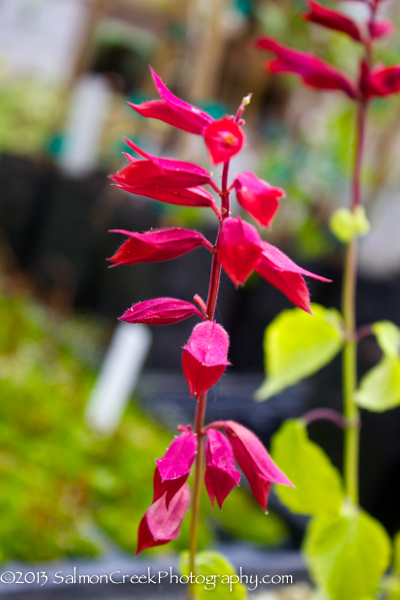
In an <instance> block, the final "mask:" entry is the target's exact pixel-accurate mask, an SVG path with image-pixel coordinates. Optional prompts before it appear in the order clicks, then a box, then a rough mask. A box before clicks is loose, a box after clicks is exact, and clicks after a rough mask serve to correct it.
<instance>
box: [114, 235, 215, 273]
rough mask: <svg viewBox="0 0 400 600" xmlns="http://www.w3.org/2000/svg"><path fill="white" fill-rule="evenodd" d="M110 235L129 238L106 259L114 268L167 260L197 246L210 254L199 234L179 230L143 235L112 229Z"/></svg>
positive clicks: (203, 238) (205, 241) (207, 244)
mask: <svg viewBox="0 0 400 600" xmlns="http://www.w3.org/2000/svg"><path fill="white" fill-rule="evenodd" d="M111 232H112V233H122V234H123V235H128V236H129V238H128V239H127V240H126V242H124V243H123V244H122V246H120V247H119V248H118V250H117V251H116V253H115V254H114V255H113V256H112V257H111V258H109V259H108V260H109V261H110V262H113V263H115V265H114V266H117V265H134V264H137V263H143V262H156V261H161V260H170V259H172V258H177V257H178V256H182V255H183V254H186V253H187V252H190V251H191V250H194V249H195V248H198V247H199V246H204V247H205V248H208V250H211V251H212V249H213V247H212V245H211V244H210V242H209V241H208V240H206V238H205V237H204V236H203V235H202V234H201V233H199V232H198V231H193V230H192V229H183V228H181V227H170V228H164V229H151V230H150V231H145V232H144V233H136V232H134V231H126V230H125V229H112V230H111Z"/></svg>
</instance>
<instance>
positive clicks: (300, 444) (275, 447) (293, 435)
mask: <svg viewBox="0 0 400 600" xmlns="http://www.w3.org/2000/svg"><path fill="white" fill-rule="evenodd" d="M271 454H272V458H273V459H274V461H276V463H277V464H278V465H279V467H280V468H281V469H282V470H283V471H284V473H285V474H286V475H287V476H288V477H289V479H290V480H291V481H292V482H293V483H294V484H295V486H296V489H293V488H290V487H288V486H284V485H278V486H276V492H277V494H278V496H279V497H280V499H281V500H282V502H284V504H286V506H288V508H290V510H292V511H293V512H297V513H305V514H309V515H316V516H318V515H324V514H333V515H335V514H336V515H337V514H338V513H339V511H340V507H341V504H342V500H343V490H342V484H341V479H340V475H339V473H338V471H337V470H336V469H335V467H333V465H332V464H331V462H330V460H329V458H328V457H327V456H326V454H325V453H324V451H323V450H322V448H320V447H319V446H318V445H317V444H315V443H314V442H312V441H311V440H309V439H308V436H307V429H306V427H305V425H304V424H303V423H302V422H301V421H287V422H286V423H284V425H283V426H282V427H281V429H280V430H279V431H278V433H276V434H275V435H274V437H273V439H272V446H271Z"/></svg>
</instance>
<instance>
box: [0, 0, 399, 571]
mask: <svg viewBox="0 0 400 600" xmlns="http://www.w3.org/2000/svg"><path fill="white" fill-rule="evenodd" d="M343 4H345V7H344V8H345V9H346V10H349V11H350V10H351V11H352V12H353V14H356V15H357V13H359V12H360V11H361V9H362V6H361V3H343ZM360 6H361V8H360ZM304 8H305V5H304V4H303V2H301V1H297V0H295V1H294V0H290V1H289V0H275V1H274V0H1V1H0V189H1V194H0V294H1V296H0V310H1V319H0V397H1V402H0V472H1V485H0V514H1V515H2V516H1V519H0V558H1V559H4V560H5V559H14V558H16V559H22V560H46V559H51V558H56V557H60V556H87V555H94V554H97V553H99V552H105V551H107V549H109V548H110V547H118V548H121V549H123V550H127V551H129V552H133V551H135V544H136V532H137V526H138V523H139V520H140V518H141V516H142V514H143V513H144V512H145V510H146V508H147V507H148V505H149V504H150V502H151V497H152V475H153V468H154V458H155V457H159V456H161V455H162V454H163V453H164V451H165V448H166V447H167V446H168V444H169V441H170V439H171V434H172V432H174V431H176V429H175V428H176V425H177V424H178V423H180V422H183V423H187V422H190V420H191V419H192V417H193V413H194V400H193V399H190V398H189V394H188V390H187V386H186V382H185V380H184V378H183V375H182V373H181V366H180V361H181V348H182V346H183V344H184V343H185V342H186V340H187V338H188V337H189V335H190V331H191V329H192V327H193V325H194V322H192V320H189V321H185V322H183V323H180V324H178V325H174V326H168V327H163V328H152V331H151V336H152V340H151V342H150V341H149V340H150V338H149V336H148V335H147V333H146V334H145V337H144V338H143V339H144V341H143V342H140V339H142V338H140V335H139V338H138V339H139V341H136V342H135V343H136V346H135V344H134V348H136V349H137V344H139V346H141V348H139V349H138V350H137V354H138V356H139V358H138V357H136V358H135V352H136V351H133V354H132V361H133V362H135V361H136V362H135V364H136V367H137V369H140V362H141V360H144V361H145V362H144V369H143V373H142V376H141V377H140V379H139V383H138V385H137V386H136V391H135V394H134V397H132V399H131V401H130V402H129V405H128V406H127V407H126V410H124V402H123V400H121V402H120V406H119V409H118V408H115V407H114V412H113V408H112V406H110V402H108V405H107V400H106V401H105V403H106V405H107V406H104V405H101V401H100V400H98V397H99V394H97V401H96V398H95V396H93V392H92V391H93V388H94V385H95V382H96V379H97V378H98V373H99V370H100V368H101V365H102V362H103V359H104V357H105V356H106V353H107V349H108V348H110V340H111V339H112V336H113V332H114V328H115V326H116V323H117V317H118V316H120V315H121V314H122V313H123V312H124V311H125V310H126V309H127V308H128V307H130V306H131V305H132V304H133V303H134V302H137V301H139V300H145V299H150V298H153V297H157V296H173V297H177V298H181V299H183V300H191V299H192V298H193V296H194V294H196V293H198V294H200V295H201V296H202V297H206V294H207V287H208V278H209V270H210V261H209V260H208V259H207V255H206V253H205V252H203V251H202V250H196V251H194V252H193V253H190V254H188V255H186V256H183V257H181V258H179V259H176V260H174V261H170V262H165V263H159V264H150V265H136V266H132V267H120V268H116V269H108V268H107V262H106V258H107V257H110V256H111V255H112V254H113V253H114V251H115V249H116V247H117V246H118V244H119V243H120V242H121V241H122V240H121V238H120V236H119V235H117V234H114V233H108V230H109V229H118V228H120V229H128V230H136V231H140V230H147V229H150V228H151V227H158V226H167V225H169V226H171V225H173V224H175V225H180V226H186V227H195V228H197V229H199V230H201V231H202V232H203V233H204V234H205V235H206V237H207V238H209V239H210V240H211V241H214V239H215V235H216V223H215V216H214V215H213V213H211V211H210V214H209V213H208V209H188V208H180V207H174V206H168V205H165V204H161V203H157V202H155V201H152V200H149V199H147V198H142V197H136V196H133V195H130V194H128V193H126V192H123V191H121V190H118V189H116V188H114V187H112V186H111V185H110V181H109V179H108V174H109V173H111V172H115V171H116V170H118V169H120V168H122V166H124V165H125V159H124V157H123V156H122V154H121V153H122V152H123V151H125V150H127V146H126V144H125V142H124V140H123V138H124V136H125V137H129V138H130V139H132V140H134V141H135V142H136V143H138V144H139V145H140V146H141V147H143V148H144V149H146V150H147V151H149V152H151V153H153V154H159V155H161V154H162V155H164V156H174V157H178V158H184V159H186V160H192V161H194V162H198V163H199V164H202V165H203V166H204V167H206V168H210V166H209V163H208V159H207V154H206V151H205V149H204V147H203V142H202V140H201V139H200V138H197V137H195V136H191V135H189V134H185V133H184V132H180V131H177V130H174V129H173V128H172V127H170V126H167V125H165V124H163V123H161V122H159V121H151V120H146V119H143V118H142V117H140V116H139V115H138V114H136V113H135V112H134V111H133V110H131V109H130V108H129V107H128V106H127V101H129V102H134V103H139V102H141V101H145V100H148V99H152V98H156V97H157V93H156V91H155V89H154V84H153V82H152V79H151V76H150V73H149V69H148V65H149V64H151V65H152V66H153V67H154V69H155V70H156V72H157V73H158V74H159V75H160V76H161V77H162V78H163V79H164V81H165V83H166V84H167V85H168V87H169V88H170V89H171V90H172V91H173V92H174V93H176V94H177V95H178V96H180V97H182V98H185V99H187V100H189V101H190V102H193V103H194V104H196V105H198V106H199V107H201V108H202V109H204V110H207V111H209V112H210V114H212V115H213V116H214V117H216V118H217V117H219V116H222V115H224V114H227V113H228V114H231V113H234V112H235V111H236V109H237V107H238V105H239V104H240V101H241V98H242V97H243V96H245V95H247V94H248V93H249V92H252V93H253V98H252V102H251V104H250V106H249V107H248V109H246V114H245V118H246V128H245V131H246V136H247V145H246V147H245V149H244V151H243V152H242V153H241V154H240V156H239V157H238V158H237V159H234V160H233V161H232V168H231V174H232V175H233V173H234V172H239V171H245V170H254V171H255V172H256V173H257V174H258V175H259V176H260V177H262V178H264V179H266V180H267V181H269V182H270V183H271V184H272V185H276V186H280V187H283V188H284V189H285V190H286V192H287V199H285V200H284V201H282V203H281V209H280V212H279V214H278V216H277V218H276V221H275V223H274V226H273V230H272V231H271V232H268V233H267V234H266V235H267V239H268V241H270V242H272V243H274V244H276V245H278V246H279V247H280V248H281V249H282V250H284V251H285V252H287V253H288V254H289V255H290V256H291V258H293V259H294V260H296V261H297V262H300V264H301V265H302V266H303V267H305V268H307V269H310V270H313V271H314V272H316V273H319V274H320V275H323V276H326V277H329V278H331V279H332V280H333V283H332V284H329V285H328V284H322V283H321V282H317V281H312V282H308V283H309V287H310V292H311V295H312V300H313V301H314V302H320V303H322V304H324V305H325V306H335V307H338V305H339V302H340V288H341V281H340V279H341V276H340V272H341V264H342V255H343V248H342V247H341V245H340V244H339V243H338V242H337V241H335V239H334V238H333V237H332V236H331V234H330V233H329V229H328V226H327V221H328V219H329V216H330V214H331V213H332V212H333V210H334V209H335V208H337V207H338V206H341V205H343V206H345V205H347V204H348V201H349V174H350V172H351V165H352V158H353V157H352V149H351V148H352V143H351V142H352V136H353V121H354V113H353V107H352V105H351V103H350V102H349V101H348V100H347V99H346V98H345V97H341V95H340V94H334V93H333V94H332V93H318V92H315V91H314V90H309V89H305V88H303V87H301V86H300V85H299V84H298V82H297V81H296V80H295V79H294V78H290V77H275V78H271V77H270V76H268V75H267V74H266V73H265V71H264V70H263V62H264V60H265V56H264V55H262V54H261V53H259V52H256V51H255V50H254V49H253V48H252V45H251V40H252V39H254V38H255V37H256V35H260V34H268V35H272V36H275V37H276V38H277V39H279V40H280V41H281V42H283V43H287V44H290V45H292V46H294V47H296V48H298V49H302V50H312V51H313V52H315V53H317V54H319V55H320V56H322V57H323V58H325V59H326V60H328V61H330V62H331V63H333V64H335V65H337V66H338V67H340V68H342V69H344V70H346V71H347V72H349V73H351V74H353V75H354V76H355V75H356V64H357V60H358V56H359V55H358V52H359V49H358V47H357V46H356V44H354V42H352V41H351V40H347V39H346V38H345V36H342V35H340V34H337V33H333V32H332V33H330V32H327V31H325V30H322V29H319V28H318V27H317V26H314V25H310V24H307V23H305V22H304V21H303V20H302V19H301V17H300V13H301V11H302V10H303V9H304ZM384 11H385V12H386V13H387V14H386V16H387V17H388V18H391V19H393V20H394V21H395V22H396V23H398V24H400V7H399V5H398V3H396V2H395V0H389V2H387V3H385V5H384ZM360 16H362V14H361V13H360ZM377 58H378V59H381V60H383V61H384V62H385V63H387V64H393V63H396V62H400V37H399V36H398V34H394V35H393V36H392V38H390V39H389V40H387V41H385V42H383V43H381V44H380V45H379V49H378V51H377ZM366 148H367V152H366V167H365V173H364V175H365V184H366V186H365V202H366V206H367V211H368V214H369V217H370V220H371V223H372V231H371V233H370V234H369V235H368V236H367V237H366V238H365V239H363V240H362V242H361V250H360V253H361V254H360V278H359V293H358V317H359V324H360V325H361V324H364V323H371V322H373V321H376V320H382V319H391V320H392V321H394V322H395V323H396V324H397V325H400V236H399V234H398V231H399V227H398V223H399V222H400V198H399V189H400V171H399V168H398V154H399V150H400V100H399V97H393V98H390V99H388V100H387V99H382V100H377V101H375V102H374V103H373V106H372V109H371V114H370V121H369V127H368V136H367V145H366ZM215 175H216V177H218V170H215ZM233 210H234V212H235V211H236V213H237V212H239V210H238V207H237V206H236V205H235V203H234V207H233ZM213 217H214V219H213ZM289 307H290V303H289V302H288V301H287V300H286V298H285V297H284V296H283V295H282V294H280V292H278V291H277V290H276V289H275V288H272V287H271V286H269V285H268V284H267V283H266V282H265V281H262V280H261V279H260V278H258V276H256V275H254V276H252V277H250V279H249V280H248V282H247V283H246V285H245V286H244V287H243V288H241V289H239V290H235V289H234V287H233V285H232V283H231V282H230V280H228V279H227V278H226V277H224V276H223V277H222V280H221V292H220V298H219V302H218V310H217V319H218V320H219V321H220V322H221V323H222V324H223V325H224V327H225V328H226V329H227V330H228V332H229V333H230V336H231V349H230V361H231V362H232V367H230V369H229V372H228V374H227V375H225V376H224V378H222V380H221V381H220V382H219V384H218V385H217V386H216V388H215V390H213V391H212V392H211V394H210V402H209V411H208V415H207V418H208V420H212V419H224V418H233V419H236V420H238V421H240V422H242V423H244V424H245V425H248V426H249V427H251V428H252V429H253V430H254V431H255V432H256V433H257V434H258V435H259V436H260V437H261V438H262V440H263V441H264V442H265V443H266V444H268V443H269V439H270V436H271V435H272V433H273V432H274V431H275V430H276V429H277V428H278V427H279V425H280V423H281V422H282V421H283V420H284V419H285V418H288V417H296V416H299V415H301V414H302V413H303V412H304V411H305V410H307V409H308V408H312V407H315V406H320V405H324V406H330V407H333V408H338V409H340V406H341V394H340V361H339V360H337V361H335V362H334V363H332V365H330V366H329V367H326V368H325V369H324V370H323V371H322V372H321V373H319V374H318V375H317V376H315V377H313V378H312V379H310V380H308V381H306V382H304V383H302V384H301V385H298V386H295V387H294V388H291V389H290V390H288V391H286V392H285V393H283V394H280V395H279V396H277V397H275V398H273V399H271V400H269V401H268V402H266V403H263V404H255V403H254V401H253V400H252V395H253V392H254V391H255V389H256V388H257V387H258V385H259V384H260V383H261V381H262V379H263V353H262V340H263V332H264V329H265V327H266V326H267V324H268V323H269V322H270V321H271V320H272V319H273V318H274V317H275V316H276V315H277V314H278V313H279V312H280V311H281V310H282V309H284V308H289ZM130 327H131V328H133V326H130ZM142 333H143V332H142ZM124 335H125V334H124ZM124 335H122V336H121V335H120V337H119V341H118V340H117V341H116V338H115V337H114V343H113V346H112V348H114V350H113V352H114V354H113V356H114V358H115V356H117V355H121V353H122V355H124V350H125V349H126V348H127V346H124V344H128V342H127V341H126V340H125V341H124V339H125V338H124ZM146 336H147V337H146ZM146 340H147V341H146ZM146 344H149V351H148V353H146ZM127 352H128V351H127ZM118 353H119V354H118ZM125 354H126V352H125ZM127 356H128V357H129V356H130V355H129V353H128V354H127ZM379 357H380V351H379V349H378V348H377V346H376V344H375V341H374V340H373V339H372V338H366V339H365V340H363V341H362V343H361V345H360V365H359V366H360V372H361V373H363V372H365V371H366V370H368V369H369V368H370V367H371V366H373V365H374V364H375V363H376V361H377V360H378V359H379ZM110 361H111V362H110ZM110 364H112V358H111V359H110V354H109V365H110ZM128 371H129V367H128ZM108 372H110V368H109V369H108ZM111 373H112V369H111ZM107 377H108V376H107V370H106V371H104V370H103V379H101V380H100V382H101V383H100V384H99V380H98V379H97V382H98V383H97V386H96V388H95V389H96V390H97V392H99V388H101V389H108V388H107V386H109V385H110V380H109V378H108V379H107ZM121 377H122V378H124V377H125V378H127V379H128V380H129V375H127V373H126V372H125V375H124V373H122V374H121ZM133 385H134V382H133V381H130V382H129V381H128V383H127V389H128V388H129V389H131V388H132V387H133ZM102 386H103V387H102ZM101 389H100V395H101ZM123 395H124V394H122V396H123ZM125 395H126V394H125ZM88 398H91V409H90V410H89V412H87V413H86V414H87V415H88V416H87V418H86V420H85V419H84V411H85V406H86V404H87V402H88ZM96 402H97V403H96ZM96 411H97V412H99V413H101V414H102V415H103V422H104V420H107V418H108V416H109V414H110V411H111V413H113V415H114V416H113V419H114V421H113V422H115V423H114V425H113V427H112V428H110V429H109V430H107V431H100V432H99V431H98V430H99V427H97V431H96V423H97V421H96ZM122 413H123V414H122ZM104 415H106V416H107V418H105V417H104ZM100 421H101V419H100ZM100 429H101V428H100ZM310 431H311V436H312V437H313V438H314V439H315V440H316V441H318V442H320V443H321V444H322V445H323V446H324V447H325V449H326V450H327V451H328V453H329V454H330V456H331V458H332V460H333V461H334V462H335V464H337V465H338V466H339V467H340V456H341V436H340V433H339V432H337V431H332V426H331V425H330V424H313V425H312V426H311V427H310ZM361 461H362V462H361V464H362V473H361V501H362V505H363V506H364V507H365V508H366V509H367V510H369V511H370V512H371V513H372V514H373V515H374V516H376V517H377V518H379V519H381V520H382V521H383V523H384V525H385V526H386V527H387V528H388V530H389V532H390V533H393V532H394V531H396V530H397V529H399V528H400V514H399V512H398V505H399V500H400V491H399V489H398V483H397V482H398V477H399V472H400V411H399V410H398V409H396V410H393V411H389V412H388V413H384V414H382V415H376V414H371V413H366V412H364V413H363V434H362V449H361ZM271 507H272V511H271V513H270V515H269V516H268V519H266V518H265V516H264V515H263V513H262V512H260V511H259V509H258V508H257V506H255V505H254V503H253V501H252V499H251V497H250V496H249V495H248V494H247V491H246V489H245V487H243V488H241V489H240V490H235V492H234V493H233V494H232V495H231V496H230V498H229V499H228V501H227V502H226V504H225V505H224V510H223V512H222V513H219V511H215V512H214V513H213V514H211V513H210V511H209V503H208V499H206V498H205V499H204V502H203V510H204V519H205V523H206V527H205V528H204V529H203V530H202V544H203V545H205V544H210V543H212V542H215V541H218V540H219V541H221V540H222V541H227V540H228V541H234V540H242V541H245V542H247V543H249V542H250V543H254V544H260V545H270V546H271V547H276V548H284V547H286V548H294V547H298V545H299V543H300V540H301V536H302V531H303V528H304V521H303V519H299V518H297V517H296V518H295V517H294V516H292V515H290V514H288V513H287V511H285V510H284V509H283V508H282V507H281V506H280V505H279V503H278V500H277V499H276V498H274V499H273V500H272V503H271ZM238 514H246V515H247V516H248V520H247V521H246V522H244V521H243V522H241V521H240V519H239V520H238V519H237V515H238ZM184 529H185V530H186V533H185V532H184V535H182V536H181V537H180V538H179V539H178V540H177V541H176V542H175V543H174V544H173V546H174V547H175V548H177V547H182V548H185V547H186V544H187V538H186V534H187V523H185V525H184Z"/></svg>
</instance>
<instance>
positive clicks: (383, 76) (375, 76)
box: [366, 65, 400, 98]
mask: <svg viewBox="0 0 400 600" xmlns="http://www.w3.org/2000/svg"><path fill="white" fill-rule="evenodd" d="M399 91H400V66H399V65H393V66H391V67H383V68H382V67H380V66H378V67H375V69H373V70H372V71H371V72H370V73H369V76H368V77H367V90H366V95H367V97H369V98H370V97H372V96H389V95H390V94H396V93H397V92H399Z"/></svg>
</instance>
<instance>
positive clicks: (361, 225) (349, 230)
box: [329, 206, 370, 244]
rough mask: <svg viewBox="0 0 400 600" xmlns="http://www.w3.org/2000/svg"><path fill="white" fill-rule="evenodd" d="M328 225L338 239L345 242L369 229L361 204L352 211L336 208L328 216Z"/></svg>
mask: <svg viewBox="0 0 400 600" xmlns="http://www.w3.org/2000/svg"><path fill="white" fill-rule="evenodd" d="M329 227H330V229H331V231H332V233H333V234H334V235H335V236H336V237H337V238H338V240H340V241H341V242H343V243H345V244H348V243H349V242H351V240H352V239H353V238H355V237H359V236H362V235H365V234H366V233H368V232H369V230H370V224H369V221H368V219H367V216H366V214H365V208H364V207H363V206H357V207H356V208H355V209H354V211H351V210H349V209H348V208H338V209H337V210H336V211H335V212H334V213H333V215H332V216H331V218H330V221H329Z"/></svg>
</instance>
